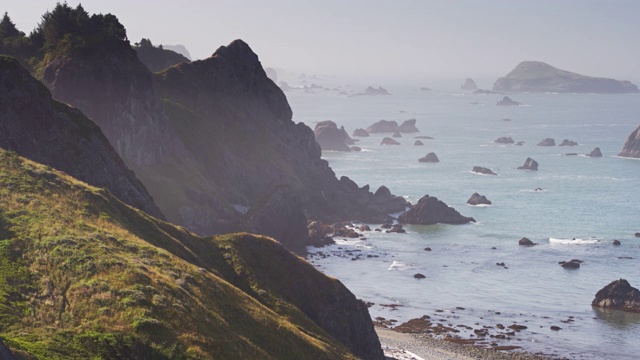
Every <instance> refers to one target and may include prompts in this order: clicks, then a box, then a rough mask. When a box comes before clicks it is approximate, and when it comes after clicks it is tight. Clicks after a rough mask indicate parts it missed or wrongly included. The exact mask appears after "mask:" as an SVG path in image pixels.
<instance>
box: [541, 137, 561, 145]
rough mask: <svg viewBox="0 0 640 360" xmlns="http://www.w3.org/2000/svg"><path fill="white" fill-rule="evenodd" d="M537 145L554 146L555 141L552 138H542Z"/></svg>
mask: <svg viewBox="0 0 640 360" xmlns="http://www.w3.org/2000/svg"><path fill="white" fill-rule="evenodd" d="M537 146H556V141H555V140H553V138H546V139H542V140H541V141H540V142H539V143H538V144H537Z"/></svg>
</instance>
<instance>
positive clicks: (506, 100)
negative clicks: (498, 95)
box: [496, 96, 522, 106]
mask: <svg viewBox="0 0 640 360" xmlns="http://www.w3.org/2000/svg"><path fill="white" fill-rule="evenodd" d="M496 105H498V106H518V105H522V104H521V103H519V102H517V101H514V100H511V98H510V97H508V96H505V97H503V98H502V100H500V101H498V102H497V103H496Z"/></svg>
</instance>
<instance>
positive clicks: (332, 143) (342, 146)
mask: <svg viewBox="0 0 640 360" xmlns="http://www.w3.org/2000/svg"><path fill="white" fill-rule="evenodd" d="M313 134H314V136H315V138H316V141H317V142H318V144H319V145H320V148H321V149H322V150H334V151H351V149H350V148H349V146H348V145H347V144H353V140H352V139H351V138H350V137H349V135H348V134H347V132H346V131H345V129H344V126H343V127H341V128H340V129H338V126H337V125H336V123H335V122H333V121H331V120H325V121H320V122H319V123H317V124H316V127H315V129H313Z"/></svg>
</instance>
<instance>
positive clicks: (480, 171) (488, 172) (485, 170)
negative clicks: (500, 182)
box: [471, 166, 498, 175]
mask: <svg viewBox="0 0 640 360" xmlns="http://www.w3.org/2000/svg"><path fill="white" fill-rule="evenodd" d="M471 172H474V173H478V174H484V175H498V174H496V173H494V172H493V170H491V169H489V168H486V167H482V166H474V167H473V169H471Z"/></svg>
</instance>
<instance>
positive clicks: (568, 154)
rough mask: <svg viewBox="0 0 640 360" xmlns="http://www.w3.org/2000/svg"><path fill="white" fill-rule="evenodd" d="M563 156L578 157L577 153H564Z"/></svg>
mask: <svg viewBox="0 0 640 360" xmlns="http://www.w3.org/2000/svg"><path fill="white" fill-rule="evenodd" d="M564 156H578V153H566V154H564Z"/></svg>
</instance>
